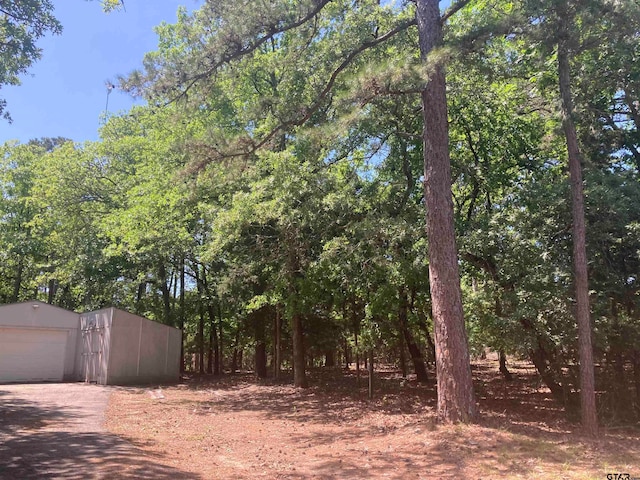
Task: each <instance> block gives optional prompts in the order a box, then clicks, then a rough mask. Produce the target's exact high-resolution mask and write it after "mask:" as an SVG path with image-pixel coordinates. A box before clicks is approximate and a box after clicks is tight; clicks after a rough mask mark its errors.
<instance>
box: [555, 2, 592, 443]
mask: <svg viewBox="0 0 640 480" xmlns="http://www.w3.org/2000/svg"><path fill="white" fill-rule="evenodd" d="M557 13H558V21H559V25H558V79H559V82H558V83H559V88H560V97H561V100H562V102H561V105H562V128H563V130H564V134H565V137H566V140H567V151H568V155H569V177H570V182H571V213H572V218H573V276H574V288H575V298H576V309H575V315H576V322H577V324H578V351H579V357H580V406H581V419H582V428H583V429H584V431H585V433H586V434H588V435H591V436H596V435H597V434H598V416H597V411H596V396H595V380H594V367H593V347H592V344H591V319H590V313H589V285H588V273H587V248H586V227H585V217H584V191H583V185H582V164H581V163H582V162H581V158H580V157H581V154H580V147H579V146H578V136H577V133H576V127H575V124H574V122H573V100H572V97H571V73H570V63H569V55H570V54H569V41H570V33H569V22H570V21H571V19H570V18H569V12H568V8H567V3H566V2H564V1H563V2H560V4H559V7H558V12H557Z"/></svg>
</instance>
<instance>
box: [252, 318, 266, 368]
mask: <svg viewBox="0 0 640 480" xmlns="http://www.w3.org/2000/svg"><path fill="white" fill-rule="evenodd" d="M267 311H268V309H267V308H265V307H262V308H260V309H258V310H256V311H255V312H253V317H254V318H253V319H254V328H255V330H254V338H255V342H256V346H255V371H256V376H257V377H258V378H267V342H266V338H265V337H266V332H265V329H266V322H265V314H266V312H267Z"/></svg>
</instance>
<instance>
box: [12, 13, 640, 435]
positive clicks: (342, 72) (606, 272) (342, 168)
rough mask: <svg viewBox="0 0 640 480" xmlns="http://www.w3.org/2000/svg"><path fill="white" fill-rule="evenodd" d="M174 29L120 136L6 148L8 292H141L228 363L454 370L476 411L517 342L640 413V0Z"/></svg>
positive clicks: (623, 415)
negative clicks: (480, 388)
mask: <svg viewBox="0 0 640 480" xmlns="http://www.w3.org/2000/svg"><path fill="white" fill-rule="evenodd" d="M157 33H158V36H159V44H158V49H157V50H156V51H154V52H150V53H149V54H147V56H146V57H145V59H144V62H143V67H142V68H141V70H140V71H138V72H133V73H131V74H128V75H126V76H124V77H122V78H121V79H120V84H119V88H122V89H126V90H127V91H129V92H131V94H133V95H136V96H140V97H143V98H144V99H145V100H146V104H145V106H139V107H134V108H133V109H131V110H130V111H128V112H122V113H120V114H117V115H109V116H108V118H106V119H105V122H104V125H103V127H102V129H101V139H100V141H98V142H88V143H83V144H79V143H75V142H73V139H64V138H44V139H34V140H33V141H31V142H28V143H26V144H19V143H17V142H7V143H5V144H4V145H3V146H2V147H1V148H2V155H1V157H0V189H1V190H2V196H1V197H0V258H1V260H2V261H1V262H0V303H11V302H18V301H23V300H29V299H34V298H37V299H40V300H44V301H48V302H49V303H52V304H56V305H60V306H63V307H65V308H70V309H75V310H80V311H82V310H89V309H96V308H100V307H104V306H111V305H114V306H118V307H121V308H125V309H128V310H130V311H132V312H135V313H138V314H140V315H144V316H146V317H149V318H151V319H156V320H158V321H161V322H164V323H166V324H170V325H174V326H177V327H179V328H182V329H183V330H184V358H185V364H184V367H185V368H186V369H188V370H194V371H197V372H202V373H205V372H208V373H214V374H219V373H222V372H223V371H225V370H227V371H229V370H231V371H234V370H236V369H240V368H246V367H248V368H251V369H254V370H255V372H256V375H257V376H258V377H266V376H275V377H278V376H280V375H281V372H282V371H284V370H286V369H290V368H292V367H293V368H294V382H295V385H296V386H299V387H305V386H306V385H307V377H306V375H305V370H306V369H308V368H312V367H318V366H326V367H333V366H335V367H339V366H341V365H343V366H348V365H349V364H353V363H355V364H357V365H358V368H360V365H362V364H363V363H364V362H367V365H374V364H377V363H379V362H382V363H390V364H395V365H397V366H398V367H399V368H401V369H402V370H403V372H405V373H406V372H407V371H410V372H412V373H415V375H416V376H417V379H418V380H419V381H430V380H431V375H432V372H434V371H435V372H436V377H437V381H438V387H439V388H438V409H439V415H440V417H441V419H443V420H451V421H459V420H462V421H469V420H472V419H473V418H474V416H475V402H474V394H473V386H472V384H471V381H470V378H471V370H470V368H469V358H470V357H472V356H475V355H482V354H483V352H485V351H486V349H492V350H494V351H496V352H499V357H500V371H501V372H502V373H503V375H504V376H505V378H509V376H510V375H511V374H510V372H509V370H508V363H507V360H506V359H507V356H517V357H520V358H526V359H529V360H530V361H531V362H532V363H533V364H534V365H535V368H536V370H537V372H538V373H539V375H540V378H541V381H542V382H543V383H544V384H545V385H546V386H547V387H548V388H549V389H550V390H551V392H552V393H553V395H554V397H555V399H556V400H557V401H558V402H560V403H561V404H562V405H564V406H565V408H566V409H567V410H568V411H579V409H580V406H581V405H582V409H581V410H582V420H583V423H584V424H585V426H586V428H587V430H590V429H594V428H595V427H594V423H593V422H594V418H593V416H594V415H595V414H596V413H597V414H598V415H599V416H600V417H601V419H603V420H607V421H622V422H626V421H633V420H638V419H640V305H639V300H640V297H639V293H638V292H639V281H640V280H639V275H640V183H639V182H638V176H639V174H640V132H639V130H638V126H639V125H640V42H639V35H640V5H639V4H638V3H637V2H634V1H631V0H622V1H619V0H543V1H540V0H535V1H534V0H518V1H502V0H501V1H495V0H458V1H457V2H453V4H452V5H451V6H449V7H448V9H446V10H443V11H441V10H440V9H439V2H438V1H435V0H417V1H398V2H384V1H383V2H379V1H377V0H358V1H355V0H354V1H347V0H333V1H331V0H299V1H289V0H278V1H271V2H251V1H247V0H234V1H230V0H224V1H222V0H220V1H215V2H213V1H208V2H205V4H204V5H203V6H202V7H201V8H200V9H199V10H196V11H195V12H193V13H191V14H187V13H186V11H181V12H180V13H179V16H178V21H177V23H175V24H163V25H160V26H159V27H158V28H157ZM445 95H446V96H445ZM9 108H10V104H9ZM465 327H466V328H465ZM581 360H582V361H581ZM592 366H595V371H594V369H593V368H590V367H592ZM594 377H595V383H593V381H594ZM581 386H583V387H584V388H581ZM595 400H597V403H596V402H595Z"/></svg>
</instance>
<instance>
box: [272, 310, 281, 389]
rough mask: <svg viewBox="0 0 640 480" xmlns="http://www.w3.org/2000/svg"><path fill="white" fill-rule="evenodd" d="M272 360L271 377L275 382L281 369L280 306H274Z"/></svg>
mask: <svg viewBox="0 0 640 480" xmlns="http://www.w3.org/2000/svg"><path fill="white" fill-rule="evenodd" d="M273 344H274V350H275V351H274V356H273V357H274V360H273V376H274V378H275V379H276V380H277V379H279V378H280V370H281V368H282V313H281V311H280V305H277V306H276V318H275V332H274V342H273Z"/></svg>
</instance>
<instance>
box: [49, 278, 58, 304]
mask: <svg viewBox="0 0 640 480" xmlns="http://www.w3.org/2000/svg"><path fill="white" fill-rule="evenodd" d="M56 286H57V282H56V280H55V279H54V278H51V279H49V287H48V292H47V303H48V304H49V305H53V301H54V300H55V298H56Z"/></svg>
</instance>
